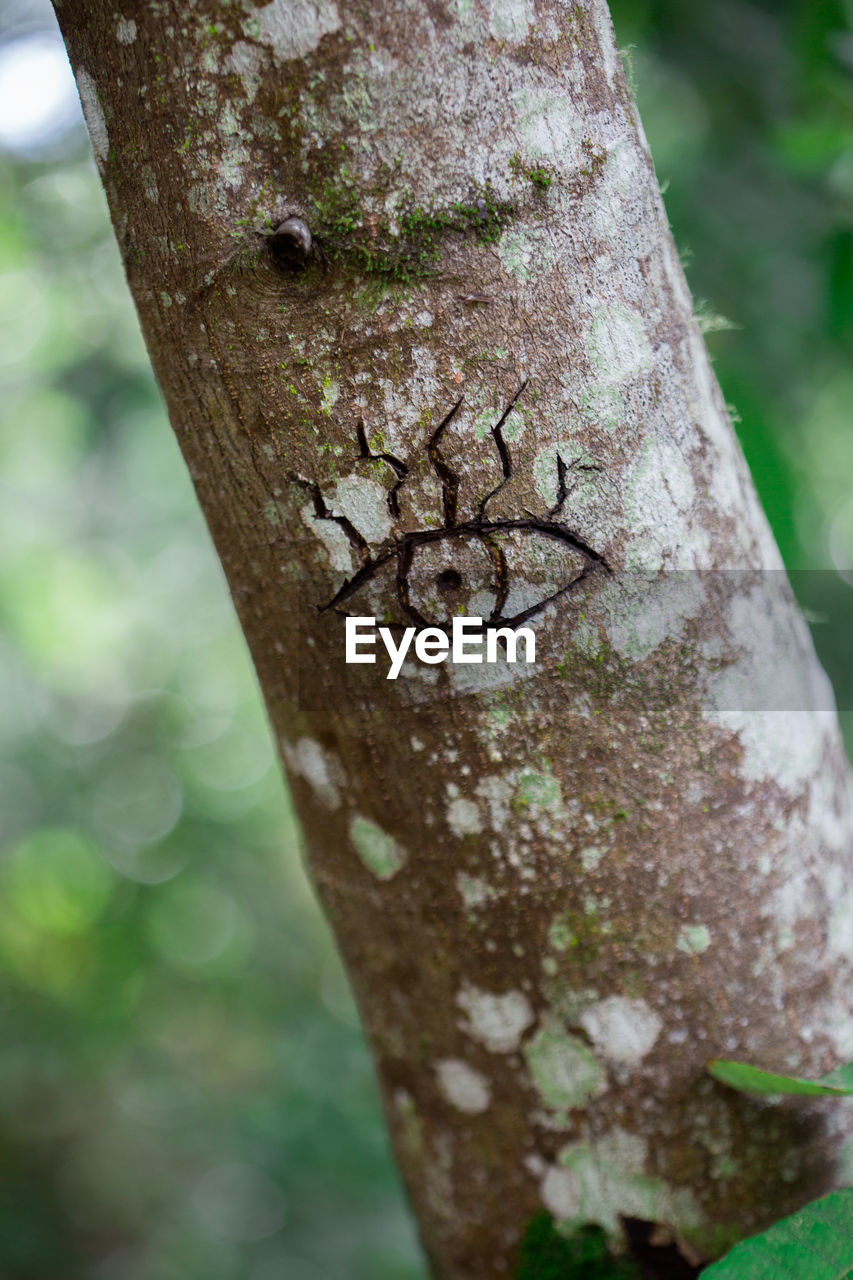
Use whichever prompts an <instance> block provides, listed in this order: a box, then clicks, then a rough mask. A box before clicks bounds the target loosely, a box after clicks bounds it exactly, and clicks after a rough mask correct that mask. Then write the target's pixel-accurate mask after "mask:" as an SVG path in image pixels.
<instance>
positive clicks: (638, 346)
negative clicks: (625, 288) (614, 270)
mask: <svg viewBox="0 0 853 1280" xmlns="http://www.w3.org/2000/svg"><path fill="white" fill-rule="evenodd" d="M587 350H588V352H589V358H590V360H591V361H592V363H593V365H594V366H595V368H596V369H597V370H598V372H599V373H600V374H601V375H602V377H604V378H606V380H607V381H608V382H622V381H624V380H625V379H626V378H631V377H634V376H635V375H636V374H638V373H640V372H642V370H643V369H648V368H649V366H650V365H651V360H652V353H651V347H650V346H649V340H648V337H647V336H646V330H645V326H644V324H643V320H642V317H641V316H640V315H638V314H637V313H636V312H635V311H629V310H628V308H627V307H620V306H615V307H607V308H605V309H603V310H602V311H600V312H599V314H598V315H597V316H596V318H595V319H594V320H593V322H592V325H591V326H590V330H589V339H588V346H587Z"/></svg>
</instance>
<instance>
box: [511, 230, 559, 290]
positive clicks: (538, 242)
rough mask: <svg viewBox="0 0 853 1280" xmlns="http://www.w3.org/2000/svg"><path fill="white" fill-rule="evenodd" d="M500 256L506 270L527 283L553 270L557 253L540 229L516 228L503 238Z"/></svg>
mask: <svg viewBox="0 0 853 1280" xmlns="http://www.w3.org/2000/svg"><path fill="white" fill-rule="evenodd" d="M498 254H499V256H500V260H501V262H502V264H503V268H504V270H505V271H507V272H509V274H510V275H512V276H515V278H516V280H521V281H522V282H523V283H526V282H527V281H528V280H535V279H536V277H537V276H542V275H545V273H546V272H547V271H549V270H550V269H551V267H552V266H553V263H554V256H555V251H554V247H553V245H552V243H551V241H550V240H549V239H548V236H547V235H546V233H545V232H544V231H543V230H542V229H541V228H540V227H515V228H512V229H511V230H509V231H505V232H504V234H503V235H502V236H501V239H500V243H499V244H498Z"/></svg>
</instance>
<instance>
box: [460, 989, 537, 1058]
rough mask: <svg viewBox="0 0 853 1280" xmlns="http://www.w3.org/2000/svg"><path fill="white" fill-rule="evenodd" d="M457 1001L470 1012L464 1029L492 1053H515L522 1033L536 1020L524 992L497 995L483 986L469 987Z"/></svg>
mask: <svg viewBox="0 0 853 1280" xmlns="http://www.w3.org/2000/svg"><path fill="white" fill-rule="evenodd" d="M456 1003H457V1004H458V1005H459V1007H460V1008H461V1009H463V1010H464V1011H465V1013H466V1014H467V1015H468V1020H467V1022H464V1023H462V1030H463V1031H465V1032H467V1034H468V1035H469V1036H471V1037H472V1039H474V1040H477V1041H479V1043H480V1044H482V1045H485V1047H486V1048H487V1049H489V1050H490V1051H491V1052H492V1053H512V1051H513V1049H517V1048H518V1046H519V1042H520V1040H521V1036H522V1033H523V1032H524V1031H526V1030H527V1028H528V1027H529V1026H530V1025H531V1023H532V1022H533V1010H532V1009H531V1007H530V1002H529V1000H528V999H527V996H525V995H524V993H523V992H521V991H507V992H505V994H504V995H494V993H493V992H491V991H481V990H480V988H479V987H471V986H466V987H464V988H463V990H462V991H460V993H459V995H458V996H457V998H456Z"/></svg>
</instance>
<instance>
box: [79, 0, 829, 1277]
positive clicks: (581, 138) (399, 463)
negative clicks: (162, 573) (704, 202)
mask: <svg viewBox="0 0 853 1280" xmlns="http://www.w3.org/2000/svg"><path fill="white" fill-rule="evenodd" d="M58 16H59V20H60V24H61V26H62V28H63V32H64V35H65V38H66V41H67V45H68V49H69V53H70V56H71V61H72V64H73V66H74V69H75V72H76V76H77V81H78V84H79V87H80V94H81V99H82V101H83V106H84V110H85V114H86V119H87V122H88V125H89V130H90V133H91V137H92V143H93V146H94V150H95V155H96V158H97V162H98V165H99V168H100V171H101V175H102V178H103V181H104V186H105V188H106V192H107V196H108V199H109V203H110V208H111V212H112V217H113V221H114V224H115V229H116V234H117V237H118V240H119V244H120V246H121V249H122V253H123V255H124V260H125V264H126V268H127V273H128V279H129V282H130V287H131V289H132V292H133V295H134V298H135V300H136V304H137V307H138V309H139V315H140V319H141V323H142V328H143V331H144V334H145V338H146V341H147V344H148V348H149V351H150V353H151V358H152V360H153V363H154V367H155V370H156V373H157V377H158V379H159V381H160V385H161V387H162V388H163V392H164V395H165V397H166V401H167V404H168V407H169V413H170V416H171V420H172V423H173V426H174V428H175V431H176V433H177V435H178V438H179V440H180V443H181V447H182V449H183V451H184V455H185V457H186V461H187V465H188V467H189V469H190V472H191V474H192V477H193V480H194V482H195V485H196V488H197V491H198V495H199V500H200V502H201V504H202V507H203V509H204V512H205V515H206V517H207V520H208V523H209V526H210V530H211V533H212V535H213V538H214V541H215V543H216V546H217V549H218V552H219V554H220V556H221V559H222V563H223V565H224V567H225V571H226V574H227V577H228V581H229V584H230V587H231V591H232V594H233V597H234V600H235V603H236V606H237V609H238V612H239V615H240V619H241V622H242V624H243V628H244V630H245V633H246V636H247V639H248V642H249V645H250V648H251V652H252V655H253V658H254V662H255V665H256V668H257V672H258V677H259V680H260V683H261V687H262V689H263V692H264V696H265V698H266V703H267V707H268V709H269V715H270V719H271V721H272V725H273V729H274V732H275V734H276V737H277V739H278V742H279V744H280V746H281V751H282V755H283V759H284V762H285V765H286V768H287V773H288V776H289V779H290V783H291V786H292V790H293V795H294V799H295V802H296V806H297V809H298V811H299V814H300V817H301V821H302V823H303V827H304V832H305V839H306V843H307V846H308V861H309V865H310V872H311V875H312V877H313V880H314V883H315V884H316V887H317V891H318V893H319V895H320V898H321V900H322V902H323V904H324V907H325V909H326V911H327V913H328V915H329V918H330V919H331V921H332V924H333V926H334V929H335V933H336V936H337V940H338V943H339V945H340V948H341V950H342V952H343V955H344V959H345V962H346V965H347V967H348V970H349V974H350V978H351V980H352V983H353V987H354V990H355V993H356V996H357V999H358V1003H359V1007H360V1010H361V1014H362V1017H363V1020H364V1025H365V1028H366V1030H367V1034H368V1036H369V1038H370V1042H371V1045H372V1048H373V1052H374V1054H375V1057H376V1062H377V1067H378V1072H379V1076H380V1080H381V1084H382V1090H383V1097H384V1101H385V1107H386V1110H387V1115H388V1121H389V1125H390V1128H391V1132H392V1135H393V1140H394V1144H395V1149H396V1153H397V1157H398V1160H399V1163H400V1167H401V1169H402V1172H403V1176H404V1178H405V1181H406V1185H407V1188H408V1191H409V1194H410V1197H411V1201H412V1204H413V1207H414V1210H415V1213H416V1215H417V1218H418V1222H419V1225H420V1231H421V1235H422V1239H423V1242H424V1246H425V1249H426V1251H427V1254H428V1256H429V1259H430V1263H431V1267H432V1270H433V1274H434V1275H435V1276H437V1277H453V1278H454V1280H456V1278H461V1277H484V1276H491V1275H500V1274H510V1273H511V1271H512V1268H513V1266H514V1259H515V1258H516V1256H517V1249H518V1243H519V1239H520V1237H521V1235H522V1233H523V1231H524V1229H525V1225H526V1224H527V1222H528V1221H529V1220H530V1218H531V1217H532V1215H534V1214H535V1213H536V1212H537V1211H539V1210H540V1209H541V1208H542V1206H543V1205H544V1206H545V1207H546V1208H547V1209H548V1210H549V1211H550V1212H551V1213H553V1214H554V1216H555V1217H556V1218H557V1219H558V1220H559V1221H560V1222H561V1223H563V1224H565V1225H566V1227H567V1228H571V1227H574V1226H577V1225H578V1224H579V1223H583V1222H594V1223H599V1224H601V1225H602V1226H603V1227H604V1228H605V1230H606V1231H607V1232H608V1233H609V1234H610V1235H611V1237H612V1238H613V1239H614V1241H616V1242H618V1241H619V1240H620V1239H621V1238H622V1222H623V1219H625V1218H628V1219H641V1220H643V1221H647V1222H653V1223H657V1224H662V1225H663V1226H664V1227H666V1228H668V1229H669V1230H670V1231H671V1232H672V1233H673V1234H674V1236H675V1237H676V1238H677V1240H678V1241H679V1242H680V1244H681V1247H682V1248H683V1249H684V1250H685V1252H686V1253H687V1254H689V1255H690V1256H694V1257H699V1258H707V1257H711V1256H714V1255H716V1254H717V1253H719V1252H720V1251H721V1250H722V1249H723V1248H724V1247H725V1246H726V1245H727V1244H728V1243H730V1242H731V1241H733V1240H734V1239H737V1238H738V1237H739V1236H741V1235H742V1234H744V1233H746V1232H748V1231H750V1230H752V1229H754V1228H757V1227H759V1226H762V1225H764V1224H766V1223H767V1222H768V1221H770V1220H772V1219H773V1218H774V1217H776V1216H779V1215H780V1214H782V1213H786V1212H788V1211H791V1210H793V1209H794V1208H795V1207H797V1206H799V1205H800V1204H802V1203H803V1202H804V1201H805V1200H806V1199H808V1198H809V1197H811V1196H813V1195H815V1194H818V1193H819V1192H821V1191H822V1190H824V1189H825V1188H827V1187H829V1186H831V1185H833V1182H834V1180H836V1179H837V1178H838V1177H839V1176H840V1175H839V1174H838V1173H837V1170H836V1162H837V1159H838V1155H839V1151H840V1148H841V1143H842V1140H843V1138H844V1124H843V1119H842V1117H843V1112H842V1111H840V1110H839V1109H837V1108H836V1107H834V1106H833V1107H832V1108H828V1107H827V1106H826V1104H821V1103H817V1104H815V1103H804V1102H801V1101H800V1102H792V1103H785V1104H779V1105H768V1104H767V1103H761V1102H757V1101H753V1100H750V1099H747V1098H744V1097H742V1096H740V1095H737V1094H735V1093H734V1092H732V1091H729V1090H726V1089H724V1088H723V1087H721V1086H718V1085H716V1084H715V1083H713V1082H712V1081H711V1080H710V1079H709V1078H708V1076H707V1075H706V1073H705V1066H706V1063H707V1061H708V1059H709V1058H711V1057H713V1056H715V1055H720V1056H724V1057H746V1058H749V1059H750V1060H753V1061H757V1062H759V1063H760V1064H762V1065H764V1066H767V1067H771V1068H776V1069H779V1070H795V1071H797V1072H803V1073H805V1072H809V1071H820V1070H825V1069H827V1068H828V1067H830V1066H832V1065H834V1064H835V1063H836V1062H837V1061H838V1060H839V1058H842V1057H850V1056H853V1013H852V1011H851V991H853V986H851V939H850V932H851V930H850V925H849V924H848V923H846V921H847V920H849V919H850V917H851V904H853V885H851V875H850V866H849V856H848V854H849V849H850V844H851V830H852V829H853V828H851V810H850V790H849V781H848V774H847V766H846V763H845V761H844V757H843V753H842V749H841V746H840V744H839V739H838V735H837V730H836V727H835V719H834V714H833V711H832V707H831V700H827V699H826V697H825V685H824V678H823V676H822V673H821V672H820V670H819V668H818V667H817V664H816V660H815V659H814V657H813V655H812V652H811V649H810V642H809V638H808V635H807V632H806V630H805V626H804V624H803V623H802V621H801V619H800V618H799V615H798V614H797V612H796V608H795V605H794V603H793V601H792V599H791V596H790V592H789V590H788V587H787V584H786V582H785V579H784V574H783V573H782V571H781V564H780V561H779V558H778V553H777V552H776V549H775V547H774V544H773V541H772V538H771V535H770V533H769V531H768V528H767V526H766V523H765V520H764V517H763V515H762V513H761V510H760V507H759V504H758V501H757V498H756V495H755V493H754V490H753V488H752V485H751V482H750V479H749V477H748V474H747V471H746V468H745V464H744V462H743V459H742V456H741V454H740V451H739V449H738V446H737V444H736V441H735V438H734V435H733V432H732V429H731V425H730V423H729V420H728V417H727V414H726V410H725V406H724V404H723V401H722V398H721V395H720V392H719V389H718V387H717V385H716V383H715V380H714V377H713V374H712V372H711V369H710V366H709V362H708V357H707V355H706V352H705V349H704V346H703V342H702V339H701V335H700V333H699V331H698V329H697V326H696V324H695V322H694V319H693V316H692V306H691V300H690V297H689V293H688V289H687V286H686V284H685V280H684V277H683V274H682V271H681V268H680V265H679V262H678V258H677V255H676V251H675V248H674V245H673V241H672V237H671V235H670V232H669V228H668V225H667V221H666V217H665V213H664V210H663V207H662V202H661V199H660V195H659V191H658V186H657V183H656V180H655V175H654V170H653V167H652V163H651V159H650V156H649V152H648V148H647V145H646V142H645V139H644V136H643V132H642V128H641V126H640V123H639V121H638V119H637V116H636V112H635V109H634V106H633V103H632V100H631V97H630V94H629V91H628V88H627V86H626V81H625V77H624V74H623V70H622V67H621V64H620V59H619V56H618V53H617V50H616V46H615V42H614V36H613V31H612V28H611V24H610V19H609V15H608V12H607V9H606V6H605V3H604V0H581V2H580V3H575V4H568V3H564V0H371V3H366V2H363V0H350V2H349V3H347V2H346V0H337V2H336V0H272V3H268V4H266V5H264V6H262V7H255V6H254V5H253V4H252V3H251V2H250V0H239V2H238V3H233V4H231V5H228V6H218V5H215V6H214V5H207V4H197V3H191V2H190V0H160V2H159V3H157V4H150V5H144V6H143V5H141V4H136V5H133V6H125V8H123V9H122V10H121V12H117V11H116V10H115V8H114V6H113V5H112V4H105V3H103V0H61V3H60V4H58ZM288 219H296V220H297V221H290V222H289V223H288ZM281 224H287V226H286V227H285V229H284V230H283V231H281V232H280V233H279V234H278V235H276V236H272V235H271V234H270V233H271V231H272V230H273V229H274V228H277V227H279V226H281ZM306 228H307V231H306ZM347 584H349V585H347ZM347 611H348V612H350V613H352V614H361V615H376V616H377V617H378V618H379V619H380V621H383V622H384V621H387V622H388V623H389V626H391V625H392V624H393V625H394V626H395V627H396V628H399V627H400V626H404V625H415V626H422V625H424V624H425V623H433V622H435V621H444V620H445V619H446V618H448V617H449V616H450V615H451V614H453V615H462V614H464V613H466V612H467V613H468V614H477V615H478V616H494V617H501V618H509V619H512V620H514V621H515V622H522V623H523V624H524V625H525V626H529V627H530V628H532V629H533V630H534V631H535V635H536V645H537V652H536V662H535V664H533V665H528V664H526V663H524V662H521V661H519V662H517V663H516V664H515V665H512V664H510V663H509V662H508V661H499V662H497V663H494V664H482V665H479V666H477V665H453V664H450V663H444V664H443V665H425V664H423V663H421V662H419V661H417V660H415V661H409V662H407V663H406V665H405V666H404V667H403V670H402V672H401V674H400V676H399V677H398V678H397V679H395V680H392V679H387V678H386V673H387V671H388V665H389V664H388V662H387V660H386V659H385V657H384V651H383V649H382V647H381V646H380V647H379V648H378V649H377V650H375V652H376V654H377V662H376V663H375V664H373V665H347V664H345V662H344V625H345V623H344V618H343V617H342V616H341V614H342V612H347ZM393 634H394V635H395V636H397V637H399V634H400V632H399V629H397V630H394V631H393ZM792 654H794V657H793V658H792V656H791V655H792ZM792 663H798V665H797V667H796V674H797V679H799V680H800V682H801V685H802V689H801V690H800V693H801V695H802V699H803V700H802V701H801V702H800V703H795V702H794V700H793V697H792V695H790V694H789V693H784V694H783V693H779V694H778V696H777V697H776V699H775V701H774V697H773V695H774V693H775V689H776V680H777V675H776V673H777V672H779V671H780V670H782V668H785V669H788V668H789V667H791V665H792ZM768 673H770V674H771V675H772V681H771V687H770V689H769V690H768V689H766V688H765V689H763V690H761V691H759V690H758V689H757V687H756V686H757V685H760V684H761V683H762V681H764V682H765V684H766V683H767V682H766V676H767V675H768ZM803 690H804V692H803ZM798 696H800V695H799V694H798ZM818 708H822V709H818ZM341 1088H346V1082H345V1081H342V1082H341Z"/></svg>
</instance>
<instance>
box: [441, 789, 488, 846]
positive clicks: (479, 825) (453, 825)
mask: <svg viewBox="0 0 853 1280" xmlns="http://www.w3.org/2000/svg"><path fill="white" fill-rule="evenodd" d="M447 825H448V826H449V827H450V830H451V831H452V832H453V834H454V835H455V836H459V838H460V839H461V838H462V837H463V836H473V835H477V834H479V832H481V831H482V830H483V819H482V818H481V817H480V810H479V809H478V808H477V806H476V805H475V804H474V802H473V800H466V799H465V797H464V796H459V797H458V798H457V799H456V800H451V802H450V804H449V805H448V806H447Z"/></svg>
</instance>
